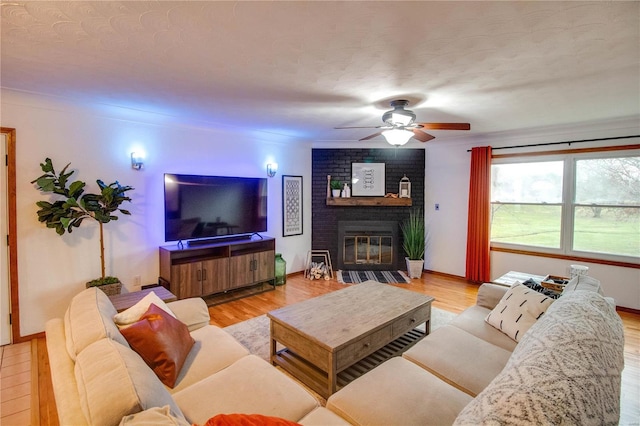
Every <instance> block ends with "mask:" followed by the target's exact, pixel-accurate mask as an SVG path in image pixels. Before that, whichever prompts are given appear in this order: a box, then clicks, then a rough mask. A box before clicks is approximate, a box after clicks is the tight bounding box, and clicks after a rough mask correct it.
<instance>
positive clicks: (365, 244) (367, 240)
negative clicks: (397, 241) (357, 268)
mask: <svg viewBox="0 0 640 426" xmlns="http://www.w3.org/2000/svg"><path fill="white" fill-rule="evenodd" d="M343 253H344V258H343V263H344V265H345V267H346V266H348V265H363V264H368V265H385V264H387V265H390V264H391V263H392V262H393V238H392V237H391V236H368V235H362V236H358V235H353V236H345V237H344V247H343Z"/></svg>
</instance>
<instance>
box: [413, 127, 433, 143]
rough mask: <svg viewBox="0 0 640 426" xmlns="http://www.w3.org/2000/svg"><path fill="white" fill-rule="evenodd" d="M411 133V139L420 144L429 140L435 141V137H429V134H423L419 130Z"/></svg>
mask: <svg viewBox="0 0 640 426" xmlns="http://www.w3.org/2000/svg"><path fill="white" fill-rule="evenodd" d="M412 131H413V137H414V138H416V139H418V140H419V141H420V142H428V141H430V140H431V139H435V138H436V137H435V136H433V135H430V134H429V133H425V132H423V131H422V130H420V129H412Z"/></svg>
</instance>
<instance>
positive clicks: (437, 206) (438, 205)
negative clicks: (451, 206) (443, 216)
mask: <svg viewBox="0 0 640 426" xmlns="http://www.w3.org/2000/svg"><path fill="white" fill-rule="evenodd" d="M438 210H440V204H438V203H436V211H438Z"/></svg>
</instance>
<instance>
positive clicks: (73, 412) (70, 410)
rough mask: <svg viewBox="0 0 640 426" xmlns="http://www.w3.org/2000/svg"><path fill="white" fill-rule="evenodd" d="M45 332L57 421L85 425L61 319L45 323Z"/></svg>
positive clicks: (72, 363) (73, 364)
mask: <svg viewBox="0 0 640 426" xmlns="http://www.w3.org/2000/svg"><path fill="white" fill-rule="evenodd" d="M45 332H46V342H47V354H48V357H49V369H50V371H51V384H52V387H53V395H54V397H55V401H56V410H57V412H58V420H59V422H60V424H61V425H86V424H88V423H87V419H86V418H85V416H84V413H83V411H82V406H81V405H80V394H79V393H78V385H77V382H76V376H75V372H74V367H75V363H74V362H73V360H72V359H71V357H69V353H68V352H67V347H66V343H65V334H64V333H65V331H64V321H63V320H62V318H54V319H51V320H49V321H47V323H46V325H45Z"/></svg>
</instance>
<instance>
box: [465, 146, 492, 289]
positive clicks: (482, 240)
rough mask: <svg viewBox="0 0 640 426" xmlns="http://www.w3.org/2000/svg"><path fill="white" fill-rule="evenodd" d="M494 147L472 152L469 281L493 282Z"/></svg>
mask: <svg viewBox="0 0 640 426" xmlns="http://www.w3.org/2000/svg"><path fill="white" fill-rule="evenodd" d="M490 203H491V147H490V146H484V147H477V148H473V149H472V150H471V178H470V182H469V222H468V224H467V271H466V278H467V279H468V280H470V281H476V282H485V281H490V280H491V277H490V274H491V268H490V263H489V259H490V256H489V239H490V219H491V218H490V212H491V208H490V205H491V204H490Z"/></svg>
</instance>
